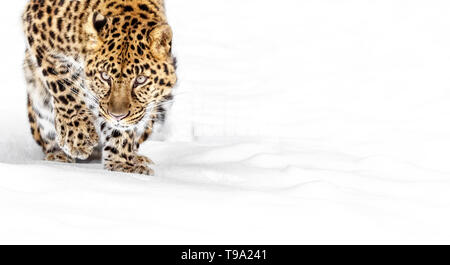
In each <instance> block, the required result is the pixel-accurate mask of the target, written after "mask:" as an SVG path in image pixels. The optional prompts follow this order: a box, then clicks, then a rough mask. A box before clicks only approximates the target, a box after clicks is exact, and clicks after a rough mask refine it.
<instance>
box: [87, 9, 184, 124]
mask: <svg viewBox="0 0 450 265" xmlns="http://www.w3.org/2000/svg"><path fill="white" fill-rule="evenodd" d="M110 13H111V12H110ZM110 13H108V14H105V15H103V14H102V13H100V12H96V13H94V14H93V15H92V17H91V19H90V21H89V22H88V24H89V26H91V29H92V30H91V34H90V37H89V38H90V40H89V42H88V46H87V49H88V50H89V52H88V55H87V58H86V66H85V71H86V77H87V81H88V82H87V83H88V88H89V89H90V90H91V91H92V92H93V94H94V96H95V97H96V101H97V102H98V106H99V115H100V116H102V117H103V118H104V119H105V120H107V121H108V122H109V123H110V124H111V125H113V126H114V127H116V128H119V129H120V128H122V129H129V128H132V127H133V126H137V125H138V124H139V123H140V122H141V121H143V122H144V121H145V120H146V119H148V118H149V117H151V116H155V115H157V113H158V111H160V107H159V106H160V105H161V104H162V103H163V102H164V101H166V100H167V99H169V98H170V95H171V89H172V87H173V86H174V84H175V83H176V80H177V78H176V74H175V67H176V66H175V59H174V57H173V56H172V52H171V49H172V47H171V46H172V30H171V28H170V27H169V25H167V24H166V23H165V22H161V21H157V20H154V19H152V18H151V17H147V16H146V15H145V14H143V13H139V12H138V13H132V12H128V13H123V12H122V13H118V14H110Z"/></svg>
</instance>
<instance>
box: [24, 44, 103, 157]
mask: <svg viewBox="0 0 450 265" xmlns="http://www.w3.org/2000/svg"><path fill="white" fill-rule="evenodd" d="M29 53H30V56H29V57H30V58H31V59H33V58H35V59H34V62H36V63H35V64H34V66H35V72H38V73H40V75H39V76H38V77H39V78H41V82H42V84H43V86H44V88H45V91H46V93H47V94H48V95H50V99H51V102H52V111H53V113H52V117H51V120H52V121H53V124H54V126H53V127H54V131H55V132H56V134H55V136H56V137H55V138H56V142H57V143H58V146H59V148H60V149H61V150H63V151H64V152H65V153H66V154H67V155H69V156H70V157H71V158H74V159H82V160H85V159H87V158H89V156H90V155H91V154H92V152H93V150H94V147H95V146H96V145H97V144H98V135H97V132H96V128H95V125H94V122H95V118H94V114H93V113H92V111H91V110H90V107H91V106H88V104H87V103H86V101H85V100H86V94H85V93H84V92H83V89H84V87H83V86H84V83H83V79H82V78H83V77H82V70H80V69H78V68H76V67H75V66H74V65H73V63H72V61H73V60H70V58H69V59H68V58H66V57H62V58H61V57H58V56H52V55H51V54H47V51H45V50H37V51H34V52H33V51H30V52H29ZM35 54H38V57H39V58H40V57H44V58H46V59H45V60H42V59H39V58H38V57H37V56H35ZM39 64H40V65H39ZM92 109H93V108H92Z"/></svg>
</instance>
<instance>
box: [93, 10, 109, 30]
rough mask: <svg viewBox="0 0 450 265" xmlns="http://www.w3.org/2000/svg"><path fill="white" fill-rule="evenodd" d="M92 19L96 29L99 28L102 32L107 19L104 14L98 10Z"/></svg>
mask: <svg viewBox="0 0 450 265" xmlns="http://www.w3.org/2000/svg"><path fill="white" fill-rule="evenodd" d="M92 21H93V23H94V28H95V30H97V32H100V31H101V30H102V29H103V28H104V27H105V25H106V22H107V19H106V17H105V16H103V15H102V14H100V13H97V12H96V13H94V18H93V20H92Z"/></svg>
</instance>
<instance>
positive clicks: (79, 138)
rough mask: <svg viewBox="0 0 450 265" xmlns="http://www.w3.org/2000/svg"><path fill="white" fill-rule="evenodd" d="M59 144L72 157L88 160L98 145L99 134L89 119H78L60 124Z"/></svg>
mask: <svg viewBox="0 0 450 265" xmlns="http://www.w3.org/2000/svg"><path fill="white" fill-rule="evenodd" d="M57 128H58V129H59V135H60V137H59V142H58V143H59V146H60V147H61V149H62V150H64V152H65V153H66V154H68V155H69V156H70V157H72V158H78V159H82V160H86V159H88V158H89V156H90V155H91V154H92V152H93V151H94V147H95V146H97V145H98V135H97V132H96V131H95V127H94V124H92V122H91V121H89V120H76V121H73V122H70V123H67V124H64V125H58V127H57Z"/></svg>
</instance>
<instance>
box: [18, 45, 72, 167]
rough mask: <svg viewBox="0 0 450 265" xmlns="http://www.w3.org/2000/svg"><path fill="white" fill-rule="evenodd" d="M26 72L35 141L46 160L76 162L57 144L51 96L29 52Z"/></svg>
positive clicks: (28, 101) (29, 116) (28, 105)
mask: <svg viewBox="0 0 450 265" xmlns="http://www.w3.org/2000/svg"><path fill="white" fill-rule="evenodd" d="M24 70H25V77H26V81H27V94H28V95H27V97H28V100H27V108H28V120H29V122H30V128H31V134H32V136H33V138H34V140H35V141H36V143H37V144H38V145H39V146H41V148H42V150H43V152H44V154H45V160H47V161H57V162H66V163H71V162H74V159H72V158H71V157H69V156H68V155H66V154H65V153H64V152H63V151H62V150H61V148H59V146H58V143H57V142H56V130H55V126H54V119H53V103H52V100H51V95H50V94H49V93H48V92H47V90H46V89H45V87H44V85H43V83H42V82H41V80H40V79H39V78H38V76H37V72H36V66H35V65H34V64H33V62H32V60H31V59H30V54H29V52H28V51H27V52H26V58H25V64H24Z"/></svg>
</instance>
